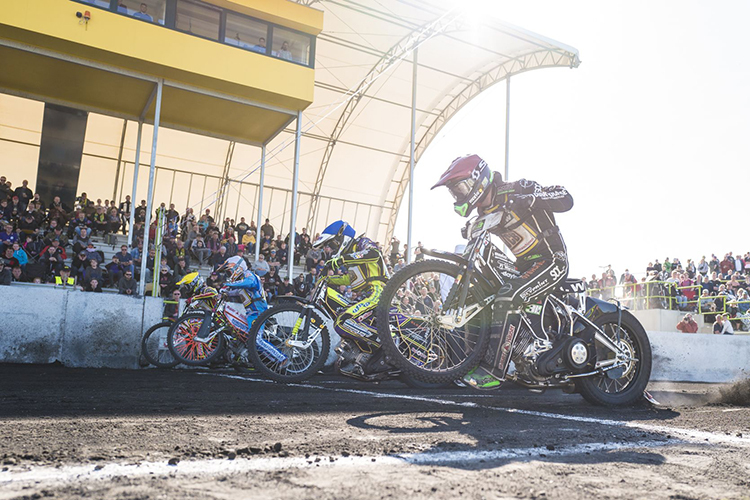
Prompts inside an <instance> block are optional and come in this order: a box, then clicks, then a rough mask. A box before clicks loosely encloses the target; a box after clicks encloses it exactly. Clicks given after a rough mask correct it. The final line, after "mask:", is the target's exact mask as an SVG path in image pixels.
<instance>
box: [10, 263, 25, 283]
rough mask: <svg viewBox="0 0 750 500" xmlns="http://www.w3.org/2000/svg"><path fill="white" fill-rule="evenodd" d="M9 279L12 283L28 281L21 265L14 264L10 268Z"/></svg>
mask: <svg viewBox="0 0 750 500" xmlns="http://www.w3.org/2000/svg"><path fill="white" fill-rule="evenodd" d="M10 275H11V279H12V280H13V282H14V283H28V282H29V278H28V276H26V273H24V272H23V269H21V266H14V267H13V269H11V270H10Z"/></svg>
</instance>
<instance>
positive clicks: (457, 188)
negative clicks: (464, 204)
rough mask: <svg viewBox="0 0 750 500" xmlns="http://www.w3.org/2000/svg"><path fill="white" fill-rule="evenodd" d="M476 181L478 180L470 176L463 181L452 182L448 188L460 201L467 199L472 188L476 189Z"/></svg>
mask: <svg viewBox="0 0 750 500" xmlns="http://www.w3.org/2000/svg"><path fill="white" fill-rule="evenodd" d="M475 183H476V181H475V180H474V179H472V178H471V177H469V178H468V179H464V180H462V181H458V182H456V183H454V184H451V185H450V186H448V190H449V191H450V192H451V194H452V195H453V199H455V200H456V201H459V202H460V201H463V200H465V199H466V197H468V196H469V194H470V193H471V190H472V189H474V184H475Z"/></svg>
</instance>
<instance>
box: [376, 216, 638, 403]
mask: <svg viewBox="0 0 750 500" xmlns="http://www.w3.org/2000/svg"><path fill="white" fill-rule="evenodd" d="M505 222H506V212H505V211H504V210H500V211H498V212H495V213H492V214H487V215H484V216H480V217H478V218H475V219H473V220H472V221H470V224H469V225H468V227H467V234H466V237H468V239H469V241H468V243H467V245H466V249H465V250H464V252H463V253H462V254H455V253H448V252H441V251H435V250H431V251H430V250H424V251H423V252H424V253H425V255H427V256H429V257H432V258H429V259H427V260H424V261H421V262H416V263H413V264H410V265H408V266H406V267H404V268H403V269H401V270H400V271H398V272H397V273H396V274H395V275H394V276H392V277H391V278H390V280H389V281H388V283H387V285H386V287H385V288H384V290H383V293H382V296H381V299H380V302H379V304H378V308H377V327H378V337H379V339H380V343H381V345H382V348H383V349H384V351H385V353H386V354H387V361H388V362H389V363H392V364H394V365H396V366H397V367H399V368H401V370H402V371H403V372H404V373H405V374H408V375H410V376H412V377H414V378H415V379H418V380H422V381H424V382H430V383H445V382H450V381H452V380H456V379H460V378H461V377H463V376H464V375H466V374H467V373H468V372H469V371H470V370H471V369H473V368H474V367H476V366H477V365H479V364H480V362H482V363H483V366H485V367H488V369H490V371H491V373H492V374H493V375H494V376H495V378H496V379H497V383H496V384H495V387H492V388H499V387H500V386H501V384H502V382H503V381H506V380H511V381H514V382H516V383H518V384H521V385H523V386H525V387H527V388H529V389H532V390H544V389H549V388H562V389H563V390H565V391H567V392H579V393H580V394H581V395H582V396H583V397H584V398H585V399H586V400H587V401H589V402H590V403H593V404H599V405H609V406H618V405H629V404H633V403H634V402H636V401H637V400H639V399H640V398H642V397H643V395H644V391H645V389H646V385H647V384H648V381H649V377H650V375H651V345H650V343H649V340H648V337H647V335H646V332H645V330H644V329H643V327H642V326H641V324H640V323H639V322H638V320H637V319H636V318H635V317H634V316H633V315H632V314H631V313H630V312H629V311H628V310H626V309H625V308H624V307H622V306H621V305H620V304H619V303H618V302H616V301H610V302H607V301H603V300H599V299H595V298H592V297H588V296H586V291H585V284H584V282H583V281H581V280H575V279H567V280H565V281H564V282H563V283H562V284H561V285H560V286H559V287H557V288H556V289H553V290H550V291H549V293H546V294H544V295H543V296H542V297H541V299H537V300H535V301H534V302H524V303H522V304H518V305H513V306H511V307H510V308H508V306H500V305H499V304H495V298H496V294H497V291H498V290H500V289H501V287H502V286H503V284H504V283H505V282H506V281H507V280H509V279H513V278H516V277H519V273H518V271H517V270H516V269H515V267H514V264H513V261H511V260H510V259H509V258H508V257H507V256H506V255H505V254H504V253H503V252H502V250H501V249H500V248H498V247H497V246H496V245H495V244H494V243H493V242H492V241H491V235H490V232H489V231H490V229H492V228H494V227H497V226H498V225H501V224H504V223H505Z"/></svg>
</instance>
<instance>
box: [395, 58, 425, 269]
mask: <svg viewBox="0 0 750 500" xmlns="http://www.w3.org/2000/svg"><path fill="white" fill-rule="evenodd" d="M418 52H419V47H417V48H415V49H414V53H413V55H412V57H413V58H414V60H413V61H412V66H413V67H412V75H411V138H410V141H409V143H410V147H409V220H408V229H407V232H406V263H407V264H411V259H412V230H413V229H414V227H413V222H414V150H415V147H416V143H415V136H416V133H417V53H418ZM391 265H392V266H393V265H395V263H394V262H391Z"/></svg>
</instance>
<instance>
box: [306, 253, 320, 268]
mask: <svg viewBox="0 0 750 500" xmlns="http://www.w3.org/2000/svg"><path fill="white" fill-rule="evenodd" d="M322 257H323V254H322V252H321V251H320V250H319V249H317V248H310V250H308V251H307V255H306V256H305V263H306V266H305V269H306V270H307V271H310V269H312V268H313V267H315V266H316V265H317V264H318V261H319V260H320V259H321V258H322Z"/></svg>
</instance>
